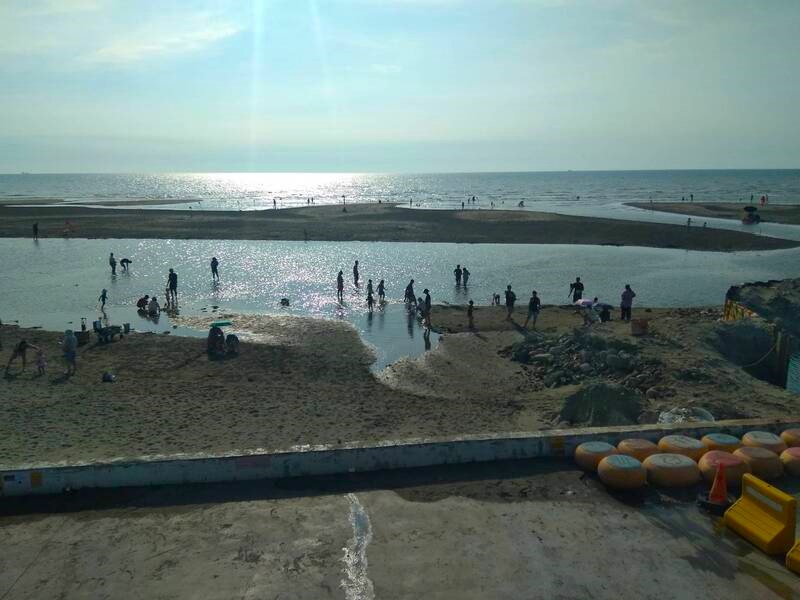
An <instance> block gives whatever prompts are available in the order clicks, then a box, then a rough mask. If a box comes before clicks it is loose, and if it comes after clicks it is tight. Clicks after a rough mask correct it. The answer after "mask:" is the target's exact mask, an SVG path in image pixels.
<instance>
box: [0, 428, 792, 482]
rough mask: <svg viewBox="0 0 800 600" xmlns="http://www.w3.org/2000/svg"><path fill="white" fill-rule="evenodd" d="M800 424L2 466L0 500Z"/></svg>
mask: <svg viewBox="0 0 800 600" xmlns="http://www.w3.org/2000/svg"><path fill="white" fill-rule="evenodd" d="M795 427H800V417H795V418H787V419H777V420H776V419H746V420H736V421H718V422H716V423H703V424H696V423H682V424H676V425H636V426H626V427H600V428H590V429H563V430H547V431H536V432H515V433H505V434H493V435H470V436H462V437H459V438H452V439H418V440H392V441H385V442H378V443H370V444H362V443H353V444H345V445H341V446H315V447H296V448H291V449H288V450H274V451H272V450H262V449H258V450H254V451H237V452H231V453H226V454H207V455H196V456H186V455H177V456H159V457H138V458H126V459H119V460H114V461H108V462H95V463H85V464H70V465H54V464H29V465H0V496H25V495H32V494H60V493H63V492H67V491H71V490H78V489H87V488H117V487H130V486H148V485H178V484H184V483H203V482H209V483H210V482H225V481H242V480H254V479H273V478H286V477H306V476H313V475H331V474H338V473H341V474H345V473H354V472H367V471H376V470H382V469H404V468H413V467H427V466H437V465H448V464H460V463H470V462H487V461H494V460H508V459H523V458H546V457H564V456H571V455H572V454H573V452H574V451H575V448H576V446H578V445H579V444H581V443H583V442H587V441H590V440H597V441H606V442H609V443H613V444H616V443H617V442H619V441H620V440H622V439H624V438H627V437H640V438H646V439H650V440H653V441H657V440H658V439H659V438H660V437H662V436H664V435H670V434H683V435H688V436H691V437H697V438H699V437H701V436H703V435H705V434H707V433H712V432H723V433H729V434H731V435H736V436H742V435H743V434H744V433H746V432H748V431H753V430H763V431H772V432H774V433H780V432H781V431H783V430H785V429H789V428H795Z"/></svg>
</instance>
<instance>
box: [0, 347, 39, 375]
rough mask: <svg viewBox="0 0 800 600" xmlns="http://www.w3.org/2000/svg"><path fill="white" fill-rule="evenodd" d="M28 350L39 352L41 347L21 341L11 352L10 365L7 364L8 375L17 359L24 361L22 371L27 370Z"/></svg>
mask: <svg viewBox="0 0 800 600" xmlns="http://www.w3.org/2000/svg"><path fill="white" fill-rule="evenodd" d="M28 350H35V351H37V352H38V351H39V347H38V346H34V345H33V344H29V343H28V342H27V340H20V341H19V343H18V344H17V345H16V346H14V349H13V350H12V351H11V358H9V359H8V363H7V364H6V373H8V370H9V369H10V368H11V363H13V362H14V361H15V360H17V358H21V359H22V370H23V371H24V370H25V366H26V365H27V363H28Z"/></svg>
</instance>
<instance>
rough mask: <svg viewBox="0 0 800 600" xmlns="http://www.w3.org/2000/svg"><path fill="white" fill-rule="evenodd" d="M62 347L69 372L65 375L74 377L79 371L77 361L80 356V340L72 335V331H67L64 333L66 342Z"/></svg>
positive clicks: (62, 343) (63, 342)
mask: <svg viewBox="0 0 800 600" xmlns="http://www.w3.org/2000/svg"><path fill="white" fill-rule="evenodd" d="M61 347H62V350H63V352H64V362H66V363H67V371H66V373H64V375H67V376H69V375H74V374H75V371H77V370H78V367H77V364H76V361H75V359H76V358H77V354H78V338H76V337H75V334H74V333H72V329H67V330H66V331H65V332H64V341H62V342H61Z"/></svg>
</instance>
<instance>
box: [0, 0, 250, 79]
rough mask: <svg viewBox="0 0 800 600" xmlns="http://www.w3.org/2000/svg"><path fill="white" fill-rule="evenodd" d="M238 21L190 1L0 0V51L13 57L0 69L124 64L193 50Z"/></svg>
mask: <svg viewBox="0 0 800 600" xmlns="http://www.w3.org/2000/svg"><path fill="white" fill-rule="evenodd" d="M0 1H2V0H0ZM230 12H233V11H230ZM240 22H241V18H235V17H234V16H233V15H232V14H226V13H225V12H222V11H219V10H215V9H203V8H197V6H196V5H193V6H192V7H191V8H187V7H184V6H180V5H179V6H178V7H177V8H175V7H173V9H172V10H169V9H166V8H161V7H160V6H159V5H145V4H134V3H129V4H126V3H120V2H116V1H114V0H32V1H31V2H30V3H22V2H20V3H19V4H11V3H8V4H0V56H2V55H6V56H9V57H13V60H6V61H4V62H3V61H0V71H3V70H17V71H24V70H33V69H42V68H45V69H48V68H49V69H54V70H64V69H72V68H75V67H78V68H86V67H90V66H104V67H114V66H116V67H124V66H126V65H132V64H135V63H138V62H143V61H150V60H156V59H162V58H165V57H171V56H180V55H185V54H190V53H196V52H200V51H202V50H204V49H206V48H208V47H210V46H212V45H213V44H215V43H217V42H220V41H222V40H224V39H226V38H229V37H231V36H234V35H236V34H237V33H239V32H240V31H242V29H243V27H242V25H241V24H240Z"/></svg>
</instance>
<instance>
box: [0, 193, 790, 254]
mask: <svg viewBox="0 0 800 600" xmlns="http://www.w3.org/2000/svg"><path fill="white" fill-rule="evenodd" d="M35 222H38V223H39V235H40V237H64V236H65V235H68V236H70V237H79V238H155V239H243V240H304V239H308V240H321V241H398V242H456V243H521V244H602V245H614V246H649V247H656V248H685V249H689V250H709V251H735V250H775V249H781V248H791V247H796V246H798V245H800V243H798V242H795V241H790V240H782V239H777V238H770V237H764V236H756V235H752V234H748V233H740V232H735V231H727V230H718V229H708V230H701V229H699V228H697V229H690V230H687V228H686V227H682V226H680V225H665V224H660V223H644V222H634V221H623V220H613V219H597V218H588V217H574V216H564V215H556V214H550V213H539V212H529V211H501V210H470V211H452V210H408V209H405V208H401V207H398V206H393V205H388V204H383V205H378V204H354V205H348V206H347V212H343V211H342V208H341V206H315V207H307V208H293V209H283V210H265V211H257V212H255V211H254V212H234V211H182V210H143V209H138V210H137V209H109V208H105V209H104V208H96V209H93V208H80V207H71V206H66V205H64V206H57V207H42V206H39V207H36V206H31V207H24V208H23V207H11V206H0V236H2V237H29V236H30V235H31V228H32V225H33V223H35ZM67 222H68V223H69V225H68V227H67V225H66V223H67Z"/></svg>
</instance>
